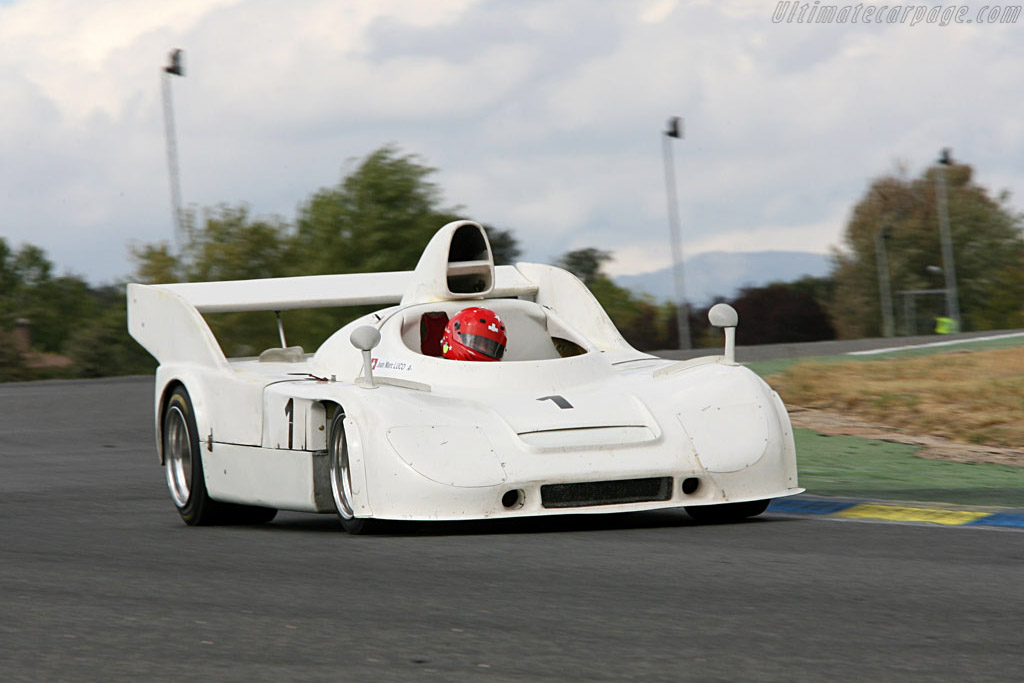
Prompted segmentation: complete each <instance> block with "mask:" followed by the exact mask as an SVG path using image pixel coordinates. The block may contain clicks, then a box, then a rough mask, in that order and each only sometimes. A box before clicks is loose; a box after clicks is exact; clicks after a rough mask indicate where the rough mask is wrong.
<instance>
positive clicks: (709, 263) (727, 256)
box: [612, 251, 831, 306]
mask: <svg viewBox="0 0 1024 683" xmlns="http://www.w3.org/2000/svg"><path fill="white" fill-rule="evenodd" d="M830 267H831V264H830V262H829V257H828V256H826V255H825V254H813V253H810V252H805V251H746V252H725V251H711V252H707V253H705V254H698V255H697V256H694V257H692V258H688V259H686V260H685V262H684V264H683V269H684V271H685V277H686V299H687V301H689V302H690V303H691V304H693V305H695V306H703V305H706V304H708V303H710V302H711V301H712V300H713V299H714V298H715V297H716V296H721V297H725V298H727V299H731V298H733V297H734V296H735V295H736V294H737V293H738V291H739V290H740V288H742V287H749V286H753V287H759V286H761V285H766V284H768V283H769V282H792V281H793V280H799V279H800V278H801V277H803V276H805V275H811V276H813V277H822V276H825V275H828V273H829V270H830ZM612 279H613V280H614V282H615V284H617V285H619V286H620V287H625V288H626V289H631V290H633V291H635V292H644V293H647V294H650V295H652V296H653V297H654V298H655V299H657V300H658V301H662V300H671V299H673V298H674V285H673V284H672V269H671V268H664V269H662V270H655V271H652V272H650V273H641V274H639V275H619V276H617V277H614V278H612Z"/></svg>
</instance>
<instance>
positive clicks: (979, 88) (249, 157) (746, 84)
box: [0, 0, 1024, 284]
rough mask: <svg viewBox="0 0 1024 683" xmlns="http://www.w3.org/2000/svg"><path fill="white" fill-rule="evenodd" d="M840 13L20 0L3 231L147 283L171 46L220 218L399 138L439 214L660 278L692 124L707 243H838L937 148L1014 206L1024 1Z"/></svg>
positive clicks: (181, 151)
mask: <svg viewBox="0 0 1024 683" xmlns="http://www.w3.org/2000/svg"><path fill="white" fill-rule="evenodd" d="M826 7H827V6H826V5H823V4H822V3H821V2H811V3H799V4H797V3H787V2H781V3H780V2H774V1H768V0H765V1H761V0H700V1H698V0H694V1H686V0H631V1H629V0H430V2H422V1H420V0H302V1H301V2H285V1H284V0H175V2H167V1H166V0H155V1H154V0H95V1H92V2H82V1H80V0H13V1H12V0H0V122H2V123H0V188H2V189H0V237H3V238H4V239H6V241H7V243H8V244H9V245H10V246H12V247H14V248H17V247H19V246H20V245H22V244H25V243H29V244H34V245H36V246H39V247H42V248H43V249H44V250H45V251H46V253H47V256H48V257H49V258H50V260H51V261H53V262H54V264H55V265H56V267H57V270H58V272H60V273H72V274H75V275H80V276H82V277H85V278H86V279H87V280H89V281H90V282H91V283H93V284H109V283H113V282H116V281H122V280H125V279H130V276H131V273H132V272H133V271H134V268H135V264H134V263H133V262H132V259H131V255H130V246H131V245H133V244H134V245H140V244H146V243H153V242H157V241H161V240H164V241H171V240H172V239H173V221H172V211H171V193H170V189H169V187H170V186H169V172H168V161H167V146H166V142H167V140H166V136H165V120H164V108H163V100H162V95H161V88H162V79H163V78H168V77H167V76H165V75H164V74H163V72H162V67H163V66H164V65H166V64H167V56H168V53H169V51H170V50H171V49H172V48H179V49H182V50H184V54H185V58H184V63H185V69H186V72H185V75H184V77H170V78H171V82H170V83H169V86H170V92H171V93H172V100H173V115H174V121H175V130H176V133H177V136H176V137H177V147H178V159H179V164H180V180H181V191H182V197H183V201H184V203H185V205H186V206H187V207H192V208H195V209H199V210H202V209H204V208H209V207H214V206H217V205H219V204H229V205H238V204H246V205H248V206H249V207H250V211H251V213H252V214H253V215H254V216H257V217H280V218H282V219H284V220H285V221H289V222H291V221H293V220H294V218H295V216H296V211H297V208H298V207H299V205H300V204H302V203H303V202H305V201H306V200H308V198H309V197H310V196H311V195H312V194H313V193H314V192H315V191H316V190H318V189H320V188H323V187H331V186H334V185H336V184H337V183H338V182H339V181H340V180H341V178H342V177H343V175H344V174H345V173H347V172H350V171H351V170H352V168H353V164H354V163H355V160H358V159H360V158H362V157H365V156H366V155H367V154H369V153H370V152H372V151H373V150H375V149H378V148H380V147H381V146H383V145H388V144H392V145H395V146H397V147H398V148H399V149H400V150H401V151H402V152H404V153H409V154H415V155H417V156H418V157H419V159H420V161H421V162H422V163H425V164H427V165H429V166H432V167H435V168H437V169H438V172H437V173H436V175H435V176H434V177H433V180H434V182H436V183H437V185H438V186H439V187H440V188H441V189H442V191H443V196H444V204H445V206H450V207H455V206H457V207H461V209H460V212H459V213H460V215H463V216H465V217H467V218H472V219H475V220H479V221H481V222H485V223H488V224H491V225H494V226H496V227H499V228H503V229H510V230H512V231H513V232H514V234H515V236H516V237H517V238H518V240H519V242H520V245H521V247H522V249H523V252H524V254H523V256H524V260H532V261H541V262H552V261H553V260H555V259H557V258H558V257H559V256H560V255H562V254H564V253H565V252H566V251H569V250H571V249H579V248H585V247H596V248H599V249H604V250H607V251H609V252H612V253H613V255H614V260H613V261H612V262H611V263H609V264H608V265H607V267H606V270H607V271H608V272H609V273H610V274H613V275H623V274H635V273H642V272H648V271H652V270H657V269H660V268H663V267H666V266H668V265H670V262H671V251H670V249H669V223H668V208H667V192H666V180H665V177H666V173H665V171H666V166H665V146H664V144H663V143H664V142H665V137H664V135H663V131H664V130H665V127H666V121H667V120H668V119H669V118H670V117H672V116H680V117H682V118H683V120H684V129H685V132H684V137H683V138H682V139H678V140H676V139H672V140H669V143H670V145H671V147H670V150H671V153H672V161H673V162H674V170H675V176H676V187H677V191H678V208H679V216H680V224H681V232H682V241H683V250H684V252H685V253H686V255H687V256H692V255H695V254H699V253H705V252H710V251H727V252H728V251H734V252H735V251H758V250H796V251H808V252H816V253H827V252H828V251H829V249H830V248H831V247H834V246H840V245H841V242H842V235H843V230H844V226H845V223H846V221H847V219H848V218H849V215H850V212H851V210H852V207H853V206H854V205H855V203H856V202H857V201H858V200H859V199H860V198H861V197H862V195H863V194H864V192H865V191H866V189H867V187H868V185H869V183H870V182H871V180H872V179H873V178H876V177H879V176H881V175H885V174H887V173H893V172H896V171H897V170H898V169H900V168H903V169H906V172H907V173H910V174H911V175H914V176H916V175H918V174H919V173H921V172H922V171H923V170H924V169H926V168H927V167H928V166H929V165H930V164H932V163H934V162H935V160H936V158H937V157H938V154H939V151H940V149H942V148H944V147H950V148H952V150H953V156H954V158H955V159H957V160H958V161H963V162H966V163H969V164H971V165H973V166H974V167H975V170H976V179H977V180H978V182H980V183H981V184H983V185H985V186H987V187H989V188H990V189H991V190H992V191H993V193H997V192H999V191H1002V190H1009V191H1010V192H1011V193H1012V199H1011V200H1010V206H1011V208H1012V209H1013V210H1016V211H1019V210H1020V207H1022V206H1024V199H1022V198H1024V115H1022V111H1024V17H1017V20H1016V21H1015V22H1013V21H1011V22H1009V23H1001V22H1000V19H999V18H997V19H996V21H995V22H994V23H993V22H991V19H992V12H991V9H989V10H986V11H985V12H984V14H982V8H985V7H990V6H988V5H986V4H985V3H980V2H978V3H968V4H964V5H944V6H939V5H911V4H902V5H883V4H882V3H874V4H872V3H861V4H851V5H842V4H839V3H836V4H834V5H831V7H832V8H834V11H835V14H834V15H833V16H832V17H831V19H832V21H828V22H822V21H821V19H822V18H823V15H824V13H825V10H826ZM1013 7H1017V9H1018V10H1019V7H1020V6H1019V5H1017V6H1012V5H1008V6H1002V17H1001V19H1004V18H1006V17H1007V16H1008V15H1009V14H1010V13H1011V12H1012V11H1013V10H1012V8H1013ZM932 8H937V9H936V10H934V11H932ZM924 10H928V12H927V13H926V12H925V11H924ZM939 10H941V12H940V11H939ZM957 12H959V14H957ZM879 18H881V19H882V21H881V22H879V21H878V19H879ZM1010 18H1012V16H1011V17H1010ZM957 19H959V22H958V21H957ZM968 22H969V23H968ZM943 24H945V25H943ZM438 227H440V226H438Z"/></svg>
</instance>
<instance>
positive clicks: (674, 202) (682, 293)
mask: <svg viewBox="0 0 1024 683" xmlns="http://www.w3.org/2000/svg"><path fill="white" fill-rule="evenodd" d="M673 138H674V139H677V140H682V139H683V120H682V119H681V118H679V117H678V116H673V117H672V118H670V119H669V120H668V128H667V129H666V130H665V131H664V135H663V136H662V149H663V151H664V156H665V192H666V196H667V197H668V227H669V234H670V236H671V239H672V282H673V283H674V285H675V298H676V320H677V323H678V327H679V348H680V349H683V350H687V349H690V348H691V345H690V313H689V308H688V306H687V303H686V278H685V277H684V274H683V242H682V238H681V237H680V234H679V200H678V199H677V198H676V174H675V159H674V158H673V156H672V140H673Z"/></svg>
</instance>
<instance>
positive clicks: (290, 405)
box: [284, 398, 295, 450]
mask: <svg viewBox="0 0 1024 683" xmlns="http://www.w3.org/2000/svg"><path fill="white" fill-rule="evenodd" d="M284 414H285V415H287V416H288V450H292V437H293V436H294V434H295V399H294V398H290V399H288V402H287V403H285V404H284Z"/></svg>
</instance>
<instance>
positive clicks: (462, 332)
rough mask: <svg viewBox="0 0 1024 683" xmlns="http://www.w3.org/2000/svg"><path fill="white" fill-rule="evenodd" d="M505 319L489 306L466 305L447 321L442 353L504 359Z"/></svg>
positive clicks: (485, 358) (456, 357) (453, 357)
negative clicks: (468, 306)
mask: <svg viewBox="0 0 1024 683" xmlns="http://www.w3.org/2000/svg"><path fill="white" fill-rule="evenodd" d="M506 341H507V337H506V336H505V323H503V322H501V318H499V317H498V315H497V314H496V313H495V312H494V311H492V310H490V309H487V308H477V307H473V308H464V309H462V310H461V311H459V312H458V313H456V314H455V315H454V316H452V319H451V320H449V321H448V324H447V325H446V326H445V328H444V336H443V337H441V353H443V354H444V357H445V358H451V359H452V360H501V357H502V356H503V355H505V342H506Z"/></svg>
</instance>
